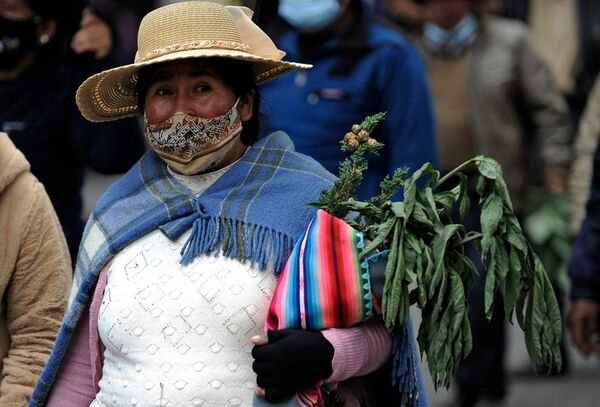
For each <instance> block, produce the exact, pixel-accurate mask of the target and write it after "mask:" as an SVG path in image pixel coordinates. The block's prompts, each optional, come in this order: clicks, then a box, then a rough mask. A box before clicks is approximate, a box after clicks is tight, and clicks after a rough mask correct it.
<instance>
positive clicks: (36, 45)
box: [0, 0, 144, 259]
mask: <svg viewBox="0 0 600 407" xmlns="http://www.w3.org/2000/svg"><path fill="white" fill-rule="evenodd" d="M84 6H85V4H84V3H83V2H81V1H77V0H60V1H52V2H49V1H46V0H0V130H1V131H4V132H6V133H8V135H9V136H10V138H11V140H12V141H13V142H14V144H15V145H16V146H17V148H19V149H20V150H21V151H22V152H23V154H25V157H26V158H27V159H28V161H29V162H30V164H31V171H32V173H33V174H34V175H35V176H36V177H37V178H38V179H39V180H40V181H41V182H42V184H43V185H44V187H45V188H46V191H48V195H49V196H50V200H51V201H52V204H53V205H54V209H55V210H56V212H57V214H58V218H59V220H60V222H61V225H62V228H63V231H64V233H65V235H66V238H67V243H68V245H69V251H70V253H71V256H72V258H73V259H74V258H75V256H76V253H77V248H78V246H79V241H80V239H81V234H82V232H83V221H82V219H81V210H82V200H81V194H80V190H81V188H82V185H83V177H84V170H85V168H86V166H88V165H89V166H91V167H92V168H94V169H95V170H96V171H99V172H101V173H119V172H123V171H125V170H127V169H128V168H129V167H130V166H131V165H132V164H133V163H134V162H135V161H136V160H137V159H138V158H139V157H140V156H141V154H142V153H143V151H144V142H143V139H142V136H141V130H140V127H139V124H138V122H137V120H135V119H129V120H125V121H122V122H118V123H110V124H98V123H95V124H93V123H89V122H87V121H86V120H84V119H83V117H81V114H80V113H79V111H78V110H77V107H76V106H75V90H76V89H77V87H78V86H79V84H80V83H81V82H82V81H83V79H85V78H87V77H88V76H90V75H91V74H93V73H95V72H97V71H98V70H100V69H102V68H104V67H106V66H107V65H108V64H110V60H109V59H108V58H104V59H98V57H104V56H107V55H108V53H109V52H110V51H109V50H108V48H109V47H108V48H107V45H106V40H107V39H106V38H105V36H106V34H107V33H108V32H109V30H107V28H106V26H105V23H104V22H102V21H100V20H98V19H96V18H94V16H93V15H91V14H89V13H88V12H86V13H85V14H83V9H84ZM78 30H79V31H80V32H81V31H87V30H91V31H93V32H95V33H100V35H99V36H98V37H93V38H87V40H88V41H83V40H82V38H81V35H79V36H78V34H79V33H78V34H75V33H76V32H78ZM73 35H75V37H74V38H73ZM103 36H104V37H103ZM72 38H73V45H74V47H75V48H76V50H77V51H79V52H81V53H80V54H77V53H75V52H74V51H72V50H70V47H69V44H70V43H71V40H72ZM84 39H85V38H84ZM109 41H110V40H109ZM94 44H96V45H97V47H96V46H95V45H94Z"/></svg>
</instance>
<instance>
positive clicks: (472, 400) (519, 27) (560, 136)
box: [415, 0, 571, 407]
mask: <svg viewBox="0 0 600 407" xmlns="http://www.w3.org/2000/svg"><path fill="white" fill-rule="evenodd" d="M420 3H421V4H423V5H424V16H425V18H426V21H425V23H424V25H423V30H422V33H421V35H420V37H419V38H417V39H416V40H415V41H416V42H417V43H418V45H419V47H420V48H421V50H422V53H423V55H424V57H425V61H426V63H427V68H428V72H429V77H430V81H431V86H432V91H433V99H434V105H435V110H436V122H437V127H438V140H439V144H440V155H441V163H442V171H444V172H447V171H449V170H451V169H453V168H455V167H456V166H457V165H459V164H460V163H462V162H464V161H465V160H466V159H468V158H469V157H472V156H473V155H478V154H485V155H488V156H491V157H493V158H495V159H496V160H497V161H499V163H500V164H501V165H502V168H503V172H504V176H505V179H506V182H507V186H508V189H509V192H510V194H511V199H512V201H513V204H514V208H515V212H516V213H517V215H518V216H523V211H524V209H525V208H524V205H525V199H526V196H527V195H526V194H527V192H528V188H530V187H531V186H532V184H533V182H535V181H538V180H537V179H532V174H533V176H539V177H541V178H542V180H541V181H540V182H541V183H543V184H544V186H545V188H546V190H547V191H548V192H550V193H556V194H560V193H563V192H564V190H565V175H566V169H567V168H568V165H569V161H570V157H571V153H570V146H569V140H570V134H571V127H570V125H569V114H568V109H567V105H566V102H565V100H564V99H563V97H562V96H561V94H560V93H559V92H558V90H557V88H556V86H555V84H554V82H553V80H552V77H551V75H550V72H549V70H548V68H547V66H546V63H545V62H544V60H543V58H542V57H541V55H540V53H539V52H538V50H537V49H536V47H535V45H534V44H533V41H532V39H531V36H530V34H529V33H528V31H527V29H526V27H525V26H524V25H523V24H522V23H520V22H516V21H511V20H507V19H504V18H501V17H496V16H492V15H486V14H484V13H482V12H481V10H480V7H481V6H482V5H484V0H424V1H420ZM473 188H475V185H474V183H473ZM478 217H479V213H478V211H477V210H476V209H475V208H473V209H472V210H471V214H470V215H469V216H468V217H467V219H466V222H470V220H469V219H471V218H472V219H473V222H474V221H475V220H477V219H478ZM472 260H473V261H474V262H475V264H476V265H478V266H479V268H480V271H481V272H482V273H484V271H483V268H482V267H481V263H480V260H479V259H477V258H476V256H473V258H472ZM483 281H485V280H484V279H483V278H482V279H478V280H477V282H475V286H474V287H473V290H472V292H471V298H470V299H471V301H470V310H471V311H470V312H471V314H470V317H471V326H472V327H473V351H472V352H471V354H470V355H469V356H468V357H467V359H465V361H464V362H463V363H462V364H461V366H460V367H459V369H458V373H457V377H456V380H455V384H456V385H457V388H458V398H457V400H456V403H455V405H456V406H460V407H472V406H476V405H477V404H478V403H480V402H482V401H483V400H484V399H487V401H489V402H500V401H501V400H502V399H503V397H504V395H505V392H506V379H505V371H504V347H505V343H504V325H503V323H504V322H503V316H502V307H496V308H495V309H494V316H493V317H492V320H491V322H489V323H488V321H487V320H486V318H485V313H484V306H483V294H484V290H485V287H484V286H483Z"/></svg>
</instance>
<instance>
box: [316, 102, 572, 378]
mask: <svg viewBox="0 0 600 407" xmlns="http://www.w3.org/2000/svg"><path fill="white" fill-rule="evenodd" d="M383 118H384V114H381V113H380V114H378V115H375V116H370V117H367V118H366V119H365V121H364V122H363V123H361V124H360V125H354V126H353V129H352V132H351V133H348V134H346V136H345V137H344V140H343V141H342V142H341V143H342V149H343V150H345V151H352V154H351V155H350V157H348V158H347V159H346V160H345V161H344V162H342V163H341V165H340V169H339V177H338V179H337V180H336V182H335V183H334V185H333V186H332V188H331V189H330V190H327V191H323V192H322V193H321V196H320V199H319V202H316V203H312V204H311V205H312V206H316V207H318V208H321V209H323V210H325V211H326V212H329V213H330V214H332V215H334V216H337V217H340V218H344V219H345V220H346V222H347V223H349V224H350V225H351V226H353V227H354V228H356V229H358V230H361V231H362V232H363V233H364V235H365V237H366V238H367V239H368V241H369V242H370V243H369V244H368V245H367V246H366V247H365V249H364V251H363V252H362V254H361V257H365V256H368V255H369V254H371V253H373V252H374V251H376V250H389V254H388V257H387V265H386V270H385V284H384V291H383V298H382V311H383V318H384V321H385V325H386V327H387V328H388V330H390V331H391V332H397V331H398V330H399V328H400V326H401V324H402V323H403V322H404V321H405V320H406V318H408V315H409V308H410V306H411V305H413V304H416V306H417V307H418V308H419V309H420V310H421V315H422V321H421V324H420V326H419V330H418V334H417V341H418V343H419V347H420V349H421V353H422V354H424V355H426V357H427V363H428V366H429V371H430V373H431V376H432V379H433V382H434V384H435V386H436V387H440V386H444V387H449V385H450V383H451V380H452V377H453V376H454V374H455V372H456V369H457V367H458V364H459V363H460V361H461V360H462V359H463V358H464V357H466V356H467V355H468V354H469V352H470V351H471V348H472V336H471V328H470V324H469V319H468V312H469V309H468V293H469V290H470V288H471V286H472V283H473V278H478V277H477V271H476V269H475V267H474V265H473V263H472V262H471V260H470V259H469V257H468V256H467V254H466V253H465V244H466V243H467V242H470V241H473V240H477V241H479V242H480V250H481V259H482V262H483V264H484V265H486V268H487V271H488V272H487V275H486V281H485V297H484V298H485V300H484V304H485V313H486V316H487V317H488V318H491V316H492V312H493V309H494V305H495V304H494V299H495V297H496V295H497V293H500V294H502V295H503V297H504V313H505V315H506V318H507V319H508V320H509V321H510V322H511V323H512V318H513V314H516V319H517V321H518V323H519V325H520V326H521V328H522V329H523V331H524V333H525V339H526V345H527V350H528V352H529V355H530V357H531V359H532V361H533V365H534V367H535V368H536V370H537V371H548V372H549V371H550V370H551V369H553V368H554V369H560V365H561V359H560V351H559V343H560V338H561V330H562V324H561V317H560V313H559V308H558V304H557V301H556V298H555V296H554V293H553V290H552V287H551V284H550V281H549V279H548V276H547V275H546V272H545V270H544V267H543V266H542V263H541V262H540V260H539V258H538V257H537V256H536V254H535V253H534V252H533V250H532V249H531V246H530V245H529V244H528V242H527V240H526V239H525V237H524V236H523V232H522V229H521V226H520V224H519V222H518V221H517V218H516V216H515V214H514V212H513V208H512V204H511V201H510V197H509V195H508V191H507V188H506V183H505V181H504V179H503V177H502V170H501V168H500V165H499V164H498V163H497V162H496V161H494V160H493V159H491V158H489V157H485V156H477V157H474V158H472V159H470V160H468V161H467V162H465V163H463V164H461V165H460V166H458V167H457V168H456V169H454V170H453V171H451V172H449V173H448V174H446V175H444V176H443V177H442V176H441V175H440V173H439V171H437V170H436V169H434V168H433V166H432V165H431V164H429V163H428V164H425V165H423V166H422V167H421V168H420V169H418V170H417V171H415V172H414V173H413V174H412V175H411V176H410V177H407V171H406V169H400V170H398V171H396V172H395V173H394V174H393V175H392V176H391V177H389V176H387V177H385V178H384V179H383V180H382V181H381V183H380V194H379V195H377V196H375V197H372V198H371V199H369V200H368V201H366V202H362V201H359V200H356V198H355V195H356V191H357V189H358V187H359V186H360V182H361V181H362V174H363V172H364V171H365V170H366V169H367V162H366V158H365V156H366V154H368V153H373V154H377V152H378V151H379V150H381V148H382V147H383V144H381V143H379V142H376V141H374V139H372V138H371V137H370V133H371V132H372V131H373V129H374V128H375V126H376V125H377V123H378V122H379V121H380V120H382V119H383ZM361 131H366V132H367V136H368V137H365V134H362V137H358V141H359V142H358V143H355V142H354V140H355V139H357V138H356V137H353V136H352V135H354V136H358V135H359V134H360V132H361ZM371 140H372V141H371ZM473 167H474V168H475V169H476V170H477V172H478V182H477V188H476V194H477V197H478V202H477V204H478V205H479V207H480V209H481V217H480V222H481V232H474V231H468V230H466V228H465V226H464V225H463V224H461V223H456V222H455V218H456V217H455V216H453V215H454V214H455V213H456V211H458V212H459V213H460V217H461V219H464V216H465V215H466V214H467V211H468V210H469V208H470V205H471V204H472V203H471V202H470V198H469V196H468V194H467V177H466V176H465V175H464V174H463V172H462V171H464V170H466V169H471V168H473ZM451 180H452V181H454V185H455V186H454V187H452V188H450V189H448V188H447V187H446V186H447V185H448V181H451ZM401 187H403V188H404V199H403V200H402V201H400V202H394V201H392V200H391V198H392V197H393V196H394V194H395V193H396V191H397V190H398V189H399V188H401Z"/></svg>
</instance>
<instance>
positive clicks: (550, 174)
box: [545, 167, 567, 195]
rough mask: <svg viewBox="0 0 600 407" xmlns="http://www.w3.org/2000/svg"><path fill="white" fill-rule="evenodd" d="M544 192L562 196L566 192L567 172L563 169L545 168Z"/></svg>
mask: <svg viewBox="0 0 600 407" xmlns="http://www.w3.org/2000/svg"><path fill="white" fill-rule="evenodd" d="M545 183H546V190H547V191H548V192H549V193H551V194H553V195H562V194H564V193H566V192H567V172H566V170H565V169H564V168H559V167H548V168H546V179H545Z"/></svg>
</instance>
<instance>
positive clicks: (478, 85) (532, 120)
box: [420, 16, 572, 210]
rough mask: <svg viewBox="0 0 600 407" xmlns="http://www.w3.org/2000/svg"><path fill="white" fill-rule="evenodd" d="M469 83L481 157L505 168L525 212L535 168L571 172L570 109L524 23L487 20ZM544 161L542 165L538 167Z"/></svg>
mask: <svg viewBox="0 0 600 407" xmlns="http://www.w3.org/2000/svg"><path fill="white" fill-rule="evenodd" d="M420 45H421V48H422V49H423V50H424V47H423V45H422V44H420ZM424 52H426V51H424ZM468 79H469V82H468V86H469V88H468V92H469V93H468V94H469V108H470V111H471V126H472V130H473V137H474V148H475V152H476V154H485V155H488V156H490V157H492V158H494V159H496V160H497V161H498V162H499V163H500V164H501V166H502V171H503V173H504V177H505V179H506V181H507V184H508V188H509V191H510V195H511V198H512V200H513V203H514V204H515V209H516V210H521V209H523V208H524V196H525V195H524V194H525V190H526V188H527V184H528V182H530V181H531V177H530V175H532V174H531V172H532V170H533V169H534V168H535V170H534V171H535V172H543V171H544V170H549V169H557V168H558V169H561V170H563V171H565V172H566V168H567V167H568V165H569V162H570V158H571V148H570V146H569V143H570V139H571V132H572V129H571V125H570V121H569V114H568V108H567V104H566V102H565V100H564V98H563V97H562V96H561V94H560V93H559V92H558V90H557V89H556V86H555V85H554V83H553V80H552V77H551V74H550V71H549V70H548V68H547V66H546V63H545V62H544V60H543V59H542V57H541V55H540V53H539V52H538V51H537V49H536V47H535V45H534V44H533V42H532V39H531V36H530V35H529V33H528V31H527V28H526V26H525V25H524V24H522V23H520V22H518V21H513V20H508V19H504V18H501V17H495V16H486V17H484V20H483V22H482V26H481V32H480V35H479V37H478V38H477V40H476V41H475V43H474V44H473V45H472V48H471V66H470V71H469V78H468ZM527 124H529V126H528V125H527ZM536 155H537V156H539V157H538V158H536V157H535V156H536ZM539 161H541V164H542V165H540V166H538V167H533V166H532V164H533V163H536V162H539ZM533 175H536V178H537V179H539V180H543V179H544V174H541V173H540V174H533Z"/></svg>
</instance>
